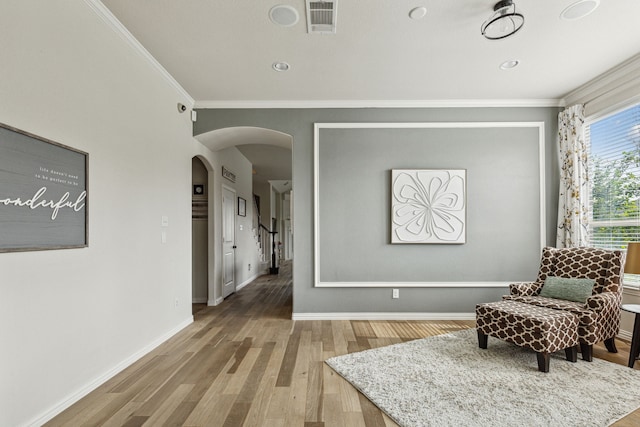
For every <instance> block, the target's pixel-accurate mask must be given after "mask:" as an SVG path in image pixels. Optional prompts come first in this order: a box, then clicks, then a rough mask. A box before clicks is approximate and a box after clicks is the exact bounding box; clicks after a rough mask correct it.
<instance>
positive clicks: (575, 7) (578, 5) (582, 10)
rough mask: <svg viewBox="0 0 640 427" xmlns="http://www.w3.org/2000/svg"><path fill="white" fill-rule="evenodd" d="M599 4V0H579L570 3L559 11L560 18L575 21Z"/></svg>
mask: <svg viewBox="0 0 640 427" xmlns="http://www.w3.org/2000/svg"><path fill="white" fill-rule="evenodd" d="M598 6H600V0H580V1H577V2H575V3H573V4H570V5H569V6H567V7H566V8H565V10H563V11H562V13H560V18H562V19H564V20H565V21H575V20H576V19H580V18H584V17H585V16H587V15H588V14H590V13H591V12H593V11H594V10H596V9H597V7H598Z"/></svg>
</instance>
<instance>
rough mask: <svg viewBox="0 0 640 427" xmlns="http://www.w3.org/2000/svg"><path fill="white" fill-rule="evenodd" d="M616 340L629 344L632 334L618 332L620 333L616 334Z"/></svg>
mask: <svg viewBox="0 0 640 427" xmlns="http://www.w3.org/2000/svg"><path fill="white" fill-rule="evenodd" d="M618 338H620V339H623V340H625V341H629V342H631V338H633V333H632V332H630V331H623V330H620V332H619V333H618Z"/></svg>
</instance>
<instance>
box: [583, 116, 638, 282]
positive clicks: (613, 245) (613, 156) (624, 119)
mask: <svg viewBox="0 0 640 427" xmlns="http://www.w3.org/2000/svg"><path fill="white" fill-rule="evenodd" d="M585 134H586V142H587V144H588V146H589V150H590V157H589V170H590V178H591V196H590V197H591V235H590V244H591V246H595V247H599V248H605V249H626V248H627V243H628V242H637V241H640V104H637V105H634V106H632V107H629V108H626V109H624V110H622V111H619V112H617V113H615V114H612V115H609V116H606V117H603V118H599V119H596V120H593V121H591V122H587V123H586V126H585ZM625 283H626V284H635V285H640V277H627V278H625Z"/></svg>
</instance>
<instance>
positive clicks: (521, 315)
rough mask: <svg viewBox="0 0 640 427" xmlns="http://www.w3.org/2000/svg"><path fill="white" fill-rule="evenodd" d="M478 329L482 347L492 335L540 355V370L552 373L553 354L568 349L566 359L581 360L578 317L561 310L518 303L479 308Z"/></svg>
mask: <svg viewBox="0 0 640 427" xmlns="http://www.w3.org/2000/svg"><path fill="white" fill-rule="evenodd" d="M476 328H477V331H478V344H479V346H480V348H487V337H488V336H489V335H490V336H492V337H495V338H500V339H502V340H505V341H509V342H512V343H514V344H517V345H519V346H521V347H527V348H530V349H532V350H533V351H535V352H536V353H537V356H538V370H539V371H541V372H549V360H550V355H551V353H553V352H556V351H559V350H565V353H566V357H567V360H569V361H571V362H576V361H577V360H578V316H576V315H575V314H572V313H569V312H567V311H562V310H554V309H552V308H545V307H536V306H534V305H530V304H524V303H520V302H515V301H498V302H488V303H484V304H478V305H476Z"/></svg>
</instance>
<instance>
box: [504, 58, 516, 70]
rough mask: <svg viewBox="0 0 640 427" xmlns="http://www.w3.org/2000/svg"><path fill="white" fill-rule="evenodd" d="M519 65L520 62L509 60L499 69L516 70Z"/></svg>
mask: <svg viewBox="0 0 640 427" xmlns="http://www.w3.org/2000/svg"><path fill="white" fill-rule="evenodd" d="M519 63H520V61H518V60H517V59H510V60H508V61H504V62H503V63H502V64H500V69H501V70H511V69H512V68H516V67H517V66H518V64H519Z"/></svg>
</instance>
